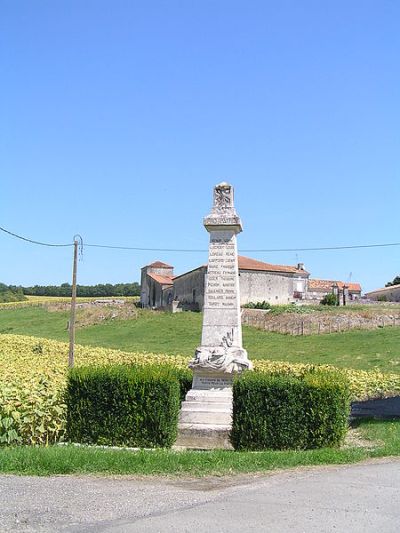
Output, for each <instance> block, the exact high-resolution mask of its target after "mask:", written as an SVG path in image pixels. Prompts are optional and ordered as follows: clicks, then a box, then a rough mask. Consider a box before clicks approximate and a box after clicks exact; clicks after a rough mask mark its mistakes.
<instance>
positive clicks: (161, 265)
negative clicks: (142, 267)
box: [147, 261, 174, 268]
mask: <svg viewBox="0 0 400 533" xmlns="http://www.w3.org/2000/svg"><path fill="white" fill-rule="evenodd" d="M147 266H149V267H153V268H174V267H173V266H171V265H167V263H162V262H161V261H154V263H151V264H150V265H147Z"/></svg>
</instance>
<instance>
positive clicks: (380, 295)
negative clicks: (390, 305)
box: [365, 285, 400, 302]
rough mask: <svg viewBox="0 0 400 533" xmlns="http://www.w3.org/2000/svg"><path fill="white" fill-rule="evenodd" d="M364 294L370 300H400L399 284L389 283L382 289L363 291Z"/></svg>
mask: <svg viewBox="0 0 400 533" xmlns="http://www.w3.org/2000/svg"><path fill="white" fill-rule="evenodd" d="M365 296H366V297H367V298H369V299H370V300H378V301H382V302H400V285H390V286H389V287H383V288H382V289H376V290H375V291H371V292H367V293H365Z"/></svg>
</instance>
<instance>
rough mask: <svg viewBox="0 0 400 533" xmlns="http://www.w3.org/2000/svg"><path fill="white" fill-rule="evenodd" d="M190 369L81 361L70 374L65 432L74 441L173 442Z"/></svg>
mask: <svg viewBox="0 0 400 533" xmlns="http://www.w3.org/2000/svg"><path fill="white" fill-rule="evenodd" d="M190 384H191V379H190V373H188V372H184V371H183V372H182V371H179V370H177V369H172V368H170V367H166V366H165V367H163V366H161V367H160V366H158V367H155V366H148V367H133V366H108V367H81V368H76V369H72V370H71V371H70V373H69V375H68V382H67V388H66V394H65V402H66V405H67V436H68V439H69V440H70V441H72V442H82V443H88V444H106V445H115V446H137V447H169V446H171V445H172V444H173V443H174V441H175V439H176V435H177V425H178V415H179V408H180V403H181V398H182V397H183V396H184V394H185V393H186V391H187V389H188V388H190Z"/></svg>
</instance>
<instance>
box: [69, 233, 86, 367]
mask: <svg viewBox="0 0 400 533" xmlns="http://www.w3.org/2000/svg"><path fill="white" fill-rule="evenodd" d="M78 239H79V240H78ZM79 244H80V245H81V249H82V246H83V241H82V237H81V236H80V235H75V236H74V262H73V268H72V298H71V316H70V320H69V354H68V366H69V368H72V367H73V366H74V360H75V352H74V350H75V314H76V272H77V266H78V245H79Z"/></svg>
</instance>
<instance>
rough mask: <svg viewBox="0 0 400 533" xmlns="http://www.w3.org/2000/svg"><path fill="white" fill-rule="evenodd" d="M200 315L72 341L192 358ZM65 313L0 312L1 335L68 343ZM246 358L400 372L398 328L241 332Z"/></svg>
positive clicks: (156, 316)
mask: <svg viewBox="0 0 400 533" xmlns="http://www.w3.org/2000/svg"><path fill="white" fill-rule="evenodd" d="M201 318H202V315H201V314H200V313H177V314H174V315H173V314H171V313H154V312H150V311H141V312H140V313H139V318H138V319H136V320H133V319H131V320H114V321H108V322H104V323H102V324H99V325H95V326H88V327H85V328H81V329H78V330H77V333H76V342H77V343H79V344H86V345H92V346H104V347H109V348H118V349H121V350H126V351H147V352H156V353H157V352H159V353H167V354H170V355H174V354H183V355H187V356H190V355H192V354H193V353H194V349H195V348H196V346H198V344H199V343H200V332H201ZM67 320H68V313H66V312H49V311H47V310H46V309H45V308H41V307H28V308H21V309H0V334H1V333H14V334H20V335H33V336H37V337H47V338H50V339H56V340H61V341H67V340H68V332H67V330H66V324H67ZM243 342H244V346H245V348H246V349H247V351H248V353H249V356H250V358H252V359H272V360H278V361H289V362H296V363H297V362H311V363H329V364H334V365H336V366H339V367H349V368H356V369H364V370H368V369H372V368H378V369H380V370H382V371H385V372H400V328H399V327H387V328H381V329H377V330H372V331H358V330H354V331H349V332H345V333H334V334H331V335H315V336H304V337H292V336H289V335H281V334H279V333H268V332H265V331H260V330H257V329H255V328H251V327H244V328H243Z"/></svg>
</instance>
